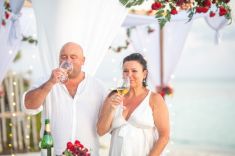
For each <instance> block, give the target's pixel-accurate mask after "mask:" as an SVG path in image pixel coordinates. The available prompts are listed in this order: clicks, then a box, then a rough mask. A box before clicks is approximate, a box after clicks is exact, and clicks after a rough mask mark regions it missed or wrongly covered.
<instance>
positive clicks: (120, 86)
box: [117, 77, 130, 109]
mask: <svg viewBox="0 0 235 156" xmlns="http://www.w3.org/2000/svg"><path fill="white" fill-rule="evenodd" d="M129 89H130V80H129V77H124V78H122V79H120V80H118V81H117V92H118V94H119V95H122V96H124V95H125V94H127V93H128V91H129ZM121 106H122V107H123V108H124V109H125V107H124V106H123V102H122V103H121Z"/></svg>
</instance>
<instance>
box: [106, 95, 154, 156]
mask: <svg viewBox="0 0 235 156" xmlns="http://www.w3.org/2000/svg"><path fill="white" fill-rule="evenodd" d="M150 95H151V91H149V93H148V95H147V96H146V97H145V99H144V100H143V101H142V102H141V104H140V105H139V106H138V107H137V108H136V109H135V110H134V111H133V112H132V114H131V116H130V118H129V119H128V120H127V121H126V120H125V119H124V118H123V116H122V112H123V108H122V107H121V106H120V107H118V108H117V109H116V113H115V116H114V119H113V123H112V130H111V134H112V138H111V145H110V150H109V156H147V155H148V154H149V152H150V150H151V148H152V146H153V144H154V142H155V140H156V139H157V138H158V133H157V131H156V128H155V125H154V120H153V115H152V109H151V107H150V105H149V98H150Z"/></svg>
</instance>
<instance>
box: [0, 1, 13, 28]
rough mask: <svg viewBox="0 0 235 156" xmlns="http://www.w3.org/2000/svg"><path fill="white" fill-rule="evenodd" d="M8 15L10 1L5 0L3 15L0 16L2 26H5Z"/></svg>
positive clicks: (9, 13)
mask: <svg viewBox="0 0 235 156" xmlns="http://www.w3.org/2000/svg"><path fill="white" fill-rule="evenodd" d="M10 15H11V7H10V2H9V0H5V1H4V16H3V17H2V19H0V20H1V25H2V26H6V22H7V20H8V19H9V18H10Z"/></svg>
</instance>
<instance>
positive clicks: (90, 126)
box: [23, 42, 106, 156]
mask: <svg viewBox="0 0 235 156" xmlns="http://www.w3.org/2000/svg"><path fill="white" fill-rule="evenodd" d="M65 60H67V61H69V62H71V63H72V64H73V70H72V72H71V73H70V74H69V75H68V80H67V82H66V83H61V82H60V79H61V76H66V74H67V73H66V72H65V71H64V70H63V69H61V68H56V69H53V70H52V73H51V76H50V77H49V78H47V80H46V81H44V83H43V84H42V85H40V86H34V87H33V89H31V90H29V91H27V92H26V93H25V94H24V96H23V110H25V112H26V113H28V114H37V113H39V112H41V111H42V119H41V122H42V125H44V120H45V118H49V119H50V121H51V132H52V136H53V139H54V149H55V150H54V152H55V154H56V155H62V152H63V151H64V150H65V149H66V144H67V142H68V141H72V142H73V141H74V140H79V141H80V142H81V143H82V144H84V146H85V147H87V148H88V149H91V155H92V156H98V155H99V154H98V150H99V141H98V136H97V134H96V122H97V119H98V113H99V109H100V107H101V104H102V103H103V99H104V97H105V92H106V91H105V89H104V88H103V86H102V85H101V83H100V82H99V81H98V80H96V79H95V78H92V77H91V76H89V75H88V74H87V73H85V72H84V71H82V70H81V68H82V65H83V64H84V62H85V57H84V55H83V49H82V48H81V46H80V45H78V44H76V43H73V42H69V43H66V44H65V45H64V46H63V47H62V49H61V51H60V58H59V62H60V64H61V63H62V62H63V61H65ZM43 108H44V109H43ZM45 108H46V109H45ZM43 131H44V127H43V126H42V128H41V135H42V133H43Z"/></svg>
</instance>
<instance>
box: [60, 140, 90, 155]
mask: <svg viewBox="0 0 235 156" xmlns="http://www.w3.org/2000/svg"><path fill="white" fill-rule="evenodd" d="M63 156H90V152H89V151H88V149H87V148H86V147H84V145H83V144H81V143H80V141H78V140H76V141H75V142H74V144H73V143H72V142H68V143H67V148H66V150H65V151H64V152H63Z"/></svg>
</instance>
